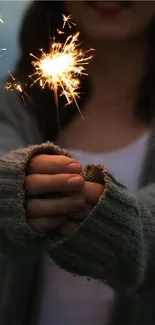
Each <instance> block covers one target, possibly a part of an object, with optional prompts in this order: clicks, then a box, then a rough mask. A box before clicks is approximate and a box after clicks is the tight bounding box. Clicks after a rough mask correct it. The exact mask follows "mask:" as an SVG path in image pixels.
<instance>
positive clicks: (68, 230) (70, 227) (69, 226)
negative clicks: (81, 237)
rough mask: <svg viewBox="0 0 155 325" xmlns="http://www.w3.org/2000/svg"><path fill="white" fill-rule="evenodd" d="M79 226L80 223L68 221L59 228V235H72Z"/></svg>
mask: <svg viewBox="0 0 155 325" xmlns="http://www.w3.org/2000/svg"><path fill="white" fill-rule="evenodd" d="M78 227H79V223H77V222H75V221H69V222H66V223H65V224H64V225H63V226H61V227H60V228H59V229H58V232H57V235H58V236H62V237H65V236H68V235H71V234H72V233H73V232H74V231H75V230H77V229H78Z"/></svg>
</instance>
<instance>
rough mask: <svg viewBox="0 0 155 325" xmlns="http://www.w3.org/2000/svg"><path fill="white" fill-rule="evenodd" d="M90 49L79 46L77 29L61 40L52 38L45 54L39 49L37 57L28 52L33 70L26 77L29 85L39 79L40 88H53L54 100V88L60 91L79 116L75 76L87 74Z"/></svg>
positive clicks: (77, 77)
mask: <svg viewBox="0 0 155 325" xmlns="http://www.w3.org/2000/svg"><path fill="white" fill-rule="evenodd" d="M90 51H92V49H90V50H88V51H83V50H82V49H81V48H80V43H79V32H77V33H76V34H74V35H69V36H68V37H67V38H66V41H65V43H57V42H55V39H53V42H52V43H51V47H50V51H49V53H45V52H44V51H43V49H41V50H40V52H41V57H40V58H38V57H36V56H35V55H33V54H32V53H30V56H32V57H33V58H34V59H35V60H34V61H32V65H33V66H34V68H35V72H34V73H33V74H32V75H30V76H29V77H30V78H31V79H32V80H33V83H32V85H34V84H35V83H36V82H39V84H40V86H41V88H45V87H46V86H48V87H49V89H50V90H53V91H54V95H55V100H56V103H57V102H58V90H60V95H61V96H62V95H64V96H65V97H66V100H67V103H68V104H70V103H71V102H72V101H74V102H75V104H76V106H77V108H78V110H79V113H80V115H81V116H82V113H81V111H80V108H79V106H78V103H77V98H78V97H79V93H78V89H79V87H80V79H79V77H80V76H81V75H87V73H86V65H88V63H89V61H90V59H91V58H92V55H88V52H90ZM32 85H31V86H32ZM82 118H83V117H82Z"/></svg>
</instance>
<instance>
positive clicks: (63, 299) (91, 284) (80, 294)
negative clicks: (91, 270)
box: [39, 133, 149, 325]
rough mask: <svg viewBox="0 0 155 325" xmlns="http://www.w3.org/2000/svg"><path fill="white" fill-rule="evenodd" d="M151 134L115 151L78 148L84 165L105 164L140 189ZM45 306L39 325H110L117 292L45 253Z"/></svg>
mask: <svg viewBox="0 0 155 325" xmlns="http://www.w3.org/2000/svg"><path fill="white" fill-rule="evenodd" d="M148 137H149V134H148V133H146V134H145V135H144V136H143V137H141V138H140V139H138V140H137V141H136V142H134V143H133V144H132V145H129V146H127V147H126V148H125V149H122V150H120V151H116V152H112V153H104V154H94V153H89V152H81V151H74V152H72V153H73V155H74V156H75V157H76V158H77V159H78V160H79V161H80V162H81V163H82V164H83V165H85V164H87V163H94V164H102V163H104V165H105V166H106V167H107V168H108V169H109V170H110V171H111V172H113V173H114V174H115V176H116V178H117V179H118V180H121V181H123V182H125V183H126V185H127V186H128V187H129V188H130V189H131V190H136V189H137V188H138V181H139V176H140V171H141V167H142V164H143V160H144V155H145V151H146V146H147V142H148ZM43 263H44V284H43V296H42V307H41V313H40V322H39V325H103V324H104V325H107V324H109V321H110V316H111V313H112V309H113V306H114V302H115V292H114V291H113V290H112V288H110V287H109V286H107V285H104V284H101V283H98V282H97V281H96V280H93V279H91V280H90V281H88V280H87V278H85V277H80V276H76V277H74V276H73V275H72V274H70V273H68V272H66V271H64V270H62V269H60V268H59V267H58V266H56V265H55V264H54V263H53V262H52V260H50V258H49V257H48V256H45V259H44V261H43Z"/></svg>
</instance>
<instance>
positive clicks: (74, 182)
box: [68, 175, 83, 187]
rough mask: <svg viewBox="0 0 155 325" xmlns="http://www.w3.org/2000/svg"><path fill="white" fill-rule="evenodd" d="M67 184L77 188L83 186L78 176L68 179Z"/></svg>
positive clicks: (81, 179)
mask: <svg viewBox="0 0 155 325" xmlns="http://www.w3.org/2000/svg"><path fill="white" fill-rule="evenodd" d="M68 183H69V185H71V186H72V187H79V186H81V185H82V184H83V178H82V177H81V176H80V175H79V176H77V175H76V176H72V177H70V178H69V180H68Z"/></svg>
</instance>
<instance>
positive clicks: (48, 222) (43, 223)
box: [29, 216, 66, 231]
mask: <svg viewBox="0 0 155 325" xmlns="http://www.w3.org/2000/svg"><path fill="white" fill-rule="evenodd" d="M65 222H66V218H65V217H58V216H57V217H46V218H38V219H36V218H33V219H29V225H30V226H31V227H32V228H34V229H35V230H36V231H48V230H55V229H56V228H58V227H60V226H62V225H63V224H65Z"/></svg>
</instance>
